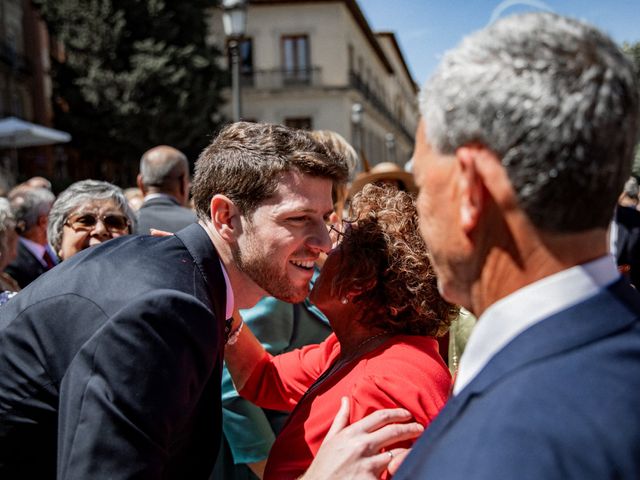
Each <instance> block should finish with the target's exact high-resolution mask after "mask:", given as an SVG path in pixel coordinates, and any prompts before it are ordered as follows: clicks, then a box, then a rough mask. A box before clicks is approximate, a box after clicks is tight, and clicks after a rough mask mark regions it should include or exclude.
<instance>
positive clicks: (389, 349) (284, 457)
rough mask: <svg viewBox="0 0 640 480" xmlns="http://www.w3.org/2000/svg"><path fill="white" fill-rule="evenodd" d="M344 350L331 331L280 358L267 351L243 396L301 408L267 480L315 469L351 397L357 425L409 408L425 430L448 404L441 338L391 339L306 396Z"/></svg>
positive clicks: (276, 448)
mask: <svg viewBox="0 0 640 480" xmlns="http://www.w3.org/2000/svg"><path fill="white" fill-rule="evenodd" d="M339 353H340V344H339V343H338V339H337V338H336V336H335V334H331V335H330V336H329V337H328V338H327V339H326V340H325V341H324V342H323V343H321V344H318V345H309V346H306V347H303V348H300V349H298V350H295V351H292V352H289V353H285V354H282V355H277V356H275V357H273V356H271V355H269V354H266V355H265V356H264V357H263V358H262V359H261V360H260V361H259V362H258V364H257V365H256V367H255V369H254V370H253V372H252V373H251V376H250V377H249V379H248V380H247V382H246V384H245V386H244V388H243V389H242V390H241V391H240V392H239V393H240V395H242V396H243V397H245V398H247V399H248V400H251V401H252V402H253V403H255V404H256V405H259V406H260V407H263V408H271V409H274V410H286V411H292V410H293V412H292V413H291V416H290V417H289V420H288V421H287V423H286V425H285V427H284V428H283V430H282V432H280V434H279V435H278V437H277V438H276V441H275V443H274V445H273V447H272V449H271V452H270V454H269V459H268V461H267V467H266V470H265V477H264V478H265V480H269V479H278V480H285V479H296V478H298V477H300V476H301V475H302V474H303V473H304V472H305V471H306V470H307V468H308V467H309V465H310V464H311V462H312V460H313V458H314V457H315V455H316V452H317V451H318V449H319V448H320V444H321V443H322V441H323V440H324V437H325V435H326V434H327V432H328V431H329V428H330V426H331V423H332V422H333V419H334V417H335V416H336V414H337V413H338V409H339V408H340V398H341V397H344V396H346V397H349V401H350V407H351V408H350V421H351V422H354V421H356V420H359V419H361V418H363V417H365V416H367V415H368V414H370V413H372V412H374V411H376V410H379V409H381V408H396V407H402V408H405V409H407V410H408V411H410V412H411V413H412V414H413V416H414V418H415V419H416V420H417V421H418V422H419V423H421V424H422V425H424V426H425V427H426V426H427V425H428V424H429V422H431V420H433V419H434V418H435V416H436V415H437V414H438V412H439V411H440V409H441V408H442V407H443V406H444V404H445V402H446V400H447V397H448V394H449V389H450V387H451V376H450V374H449V370H448V369H447V366H446V365H445V363H444V361H443V360H442V357H441V356H440V354H439V353H438V343H437V341H436V340H435V339H434V338H432V337H420V336H408V335H398V336H395V337H392V338H390V339H389V340H387V341H386V342H385V343H383V344H382V345H380V346H378V347H377V348H375V349H374V350H372V351H371V352H369V353H367V354H366V355H364V356H362V357H360V358H358V359H356V360H354V361H352V362H351V363H349V364H347V365H345V366H343V367H341V368H340V369H339V370H337V371H335V372H334V373H332V374H331V375H330V376H328V377H326V378H325V379H324V380H323V381H322V382H321V383H320V384H318V385H317V386H314V387H313V388H312V389H311V390H310V392H309V393H308V394H307V395H304V394H305V392H306V391H307V390H308V389H309V387H311V385H312V384H313V383H314V382H315V380H316V379H317V378H318V377H319V376H320V375H321V374H322V373H323V372H324V371H325V370H326V369H327V368H329V367H330V366H331V364H332V363H333V362H334V361H335V360H336V358H337V357H338V355H339ZM405 446H408V445H405ZM383 478H384V477H383Z"/></svg>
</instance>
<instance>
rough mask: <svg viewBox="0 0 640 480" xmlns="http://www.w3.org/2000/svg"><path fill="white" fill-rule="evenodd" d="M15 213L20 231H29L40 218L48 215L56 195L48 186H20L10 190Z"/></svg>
mask: <svg viewBox="0 0 640 480" xmlns="http://www.w3.org/2000/svg"><path fill="white" fill-rule="evenodd" d="M9 199H10V202H11V208H12V209H13V215H14V216H15V218H16V222H17V224H18V229H19V231H20V233H24V232H28V231H29V230H31V228H32V227H33V226H35V225H36V224H37V223H38V218H40V217H41V216H43V215H48V214H49V210H50V209H51V204H52V203H53V201H54V200H55V199H56V197H55V195H54V194H53V193H51V191H50V190H47V189H46V188H31V187H18V188H15V189H14V190H12V191H11V192H9Z"/></svg>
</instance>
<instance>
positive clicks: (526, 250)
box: [470, 229, 607, 316]
mask: <svg viewBox="0 0 640 480" xmlns="http://www.w3.org/2000/svg"><path fill="white" fill-rule="evenodd" d="M606 242H607V233H606V230H604V229H601V230H589V231H586V232H580V233H571V234H547V233H537V232H536V233H532V234H531V235H530V236H529V238H528V239H527V241H525V242H522V243H520V246H519V248H517V247H514V248H512V249H498V248H494V249H492V250H491V252H490V253H489V254H488V255H487V258H486V261H485V266H484V268H483V269H482V274H481V276H480V278H479V279H478V281H476V282H475V283H474V285H473V286H472V288H471V298H470V307H471V310H472V311H473V313H474V314H475V315H476V316H480V315H482V313H483V312H484V311H485V310H486V309H487V308H488V307H489V306H491V305H492V304H494V303H495V302H497V301H498V300H500V299H502V298H504V297H506V296H508V295H510V294H512V293H513V292H515V291H517V290H519V289H521V288H523V287H525V286H527V285H530V284H532V283H534V282H536V281H538V280H541V279H543V278H545V277H548V276H550V275H553V274H555V273H558V272H561V271H563V270H566V269H568V268H571V267H574V266H576V265H581V264H583V263H586V262H589V261H591V260H595V259H596V258H599V257H601V256H603V255H606V253H607V243H606ZM514 253H515V254H514Z"/></svg>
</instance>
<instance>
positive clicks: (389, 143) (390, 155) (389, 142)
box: [384, 132, 396, 163]
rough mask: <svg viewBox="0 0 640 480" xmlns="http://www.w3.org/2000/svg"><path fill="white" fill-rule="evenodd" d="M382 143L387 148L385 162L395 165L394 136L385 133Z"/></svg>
mask: <svg viewBox="0 0 640 480" xmlns="http://www.w3.org/2000/svg"><path fill="white" fill-rule="evenodd" d="M384 143H385V145H386V147H387V161H388V162H392V163H396V136H395V135H394V134H393V133H391V132H387V133H386V134H385V136H384Z"/></svg>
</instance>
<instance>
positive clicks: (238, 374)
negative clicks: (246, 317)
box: [224, 310, 269, 391]
mask: <svg viewBox="0 0 640 480" xmlns="http://www.w3.org/2000/svg"><path fill="white" fill-rule="evenodd" d="M241 323H242V317H240V313H239V312H238V311H237V310H236V311H235V312H233V324H232V326H231V332H236V331H237V329H238V328H240V325H241ZM268 355H269V353H268V352H267V351H266V350H265V349H264V347H263V346H262V344H261V343H260V341H259V340H258V339H257V338H256V336H255V335H254V334H253V332H252V331H251V329H249V328H248V327H247V326H246V325H243V327H242V330H241V331H240V333H239V335H238V336H237V339H236V342H235V343H234V344H233V345H229V344H227V346H226V347H225V349H224V361H225V363H226V364H227V368H228V369H229V373H230V374H231V378H232V380H233V384H234V385H235V387H236V390H238V391H240V390H242V388H243V387H244V386H245V384H246V383H247V379H248V378H249V377H250V376H251V373H252V372H253V369H254V368H255V367H256V366H257V365H258V364H260V363H261V362H260V361H261V360H262V359H263V358H264V357H265V356H268Z"/></svg>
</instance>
